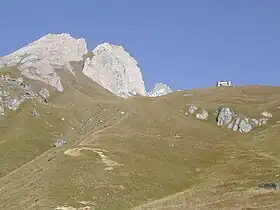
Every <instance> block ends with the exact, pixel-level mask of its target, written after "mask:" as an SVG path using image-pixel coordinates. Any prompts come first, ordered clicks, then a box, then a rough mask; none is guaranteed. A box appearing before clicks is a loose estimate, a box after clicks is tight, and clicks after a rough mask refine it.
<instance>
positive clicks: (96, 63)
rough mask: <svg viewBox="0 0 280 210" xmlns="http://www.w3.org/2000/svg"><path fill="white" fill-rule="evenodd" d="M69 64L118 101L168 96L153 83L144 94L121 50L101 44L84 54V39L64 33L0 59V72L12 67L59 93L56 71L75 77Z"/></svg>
mask: <svg viewBox="0 0 280 210" xmlns="http://www.w3.org/2000/svg"><path fill="white" fill-rule="evenodd" d="M71 61H82V62H84V63H83V69H79V70H80V71H82V72H83V73H84V74H85V75H86V76H87V77H89V78H90V79H92V80H93V81H94V82H96V83H97V84H99V85H100V86H102V87H103V88H105V89H107V90H109V91H110V92H112V93H114V94H115V95H117V96H119V97H122V98H127V97H130V96H134V95H142V96H150V97H157V96H162V95H165V94H167V93H170V92H172V90H171V89H170V88H169V87H168V86H167V85H165V84H162V83H157V84H156V85H155V87H154V89H153V90H152V92H150V93H147V92H146V90H145V85H144V81H143V77H142V74H141V71H140V68H139V67H138V63H137V61H136V60H135V59H134V58H133V57H132V56H130V55H129V53H128V52H126V51H125V50H124V48H123V47H122V46H116V45H113V44H109V43H103V44H100V45H98V46H97V47H96V48H95V49H94V50H93V51H92V52H88V50H87V44H86V41H85V39H83V38H80V39H76V38H73V37H72V36H71V35H70V34H67V33H63V34H48V35H46V36H43V37H42V38H40V39H38V40H37V41H35V42H33V43H30V44H28V45H27V46H25V47H23V48H21V49H19V50H17V51H15V52H13V53H12V54H10V55H7V56H4V57H1V58H0V68H2V67H12V66H16V67H17V68H18V69H19V70H20V72H21V74H22V75H24V76H26V77H27V78H29V79H33V80H39V81H41V82H44V83H46V84H48V85H51V86H53V87H54V88H56V89H57V90H58V91H60V92H63V89H64V88H63V86H62V83H61V78H60V76H59V75H60V74H59V71H60V70H61V69H63V70H66V71H69V72H71V73H72V74H73V76H75V73H74V69H73V66H72V65H71V64H70V62H71Z"/></svg>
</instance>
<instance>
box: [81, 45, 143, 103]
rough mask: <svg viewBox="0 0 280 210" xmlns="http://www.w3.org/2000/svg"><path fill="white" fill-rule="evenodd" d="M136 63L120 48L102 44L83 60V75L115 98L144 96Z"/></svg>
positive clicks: (141, 79) (141, 80)
mask: <svg viewBox="0 0 280 210" xmlns="http://www.w3.org/2000/svg"><path fill="white" fill-rule="evenodd" d="M137 64H138V63H137V61H136V60H135V59H134V58H132V57H131V56H130V55H129V54H128V53H127V52H126V51H125V50H124V48H123V47H121V46H116V45H112V44H109V43H103V44H101V45H98V46H97V47H96V48H95V49H94V50H93V51H92V58H87V59H86V60H85V65H84V69H83V73H84V74H85V75H87V76H88V77H89V78H91V79H92V80H93V81H95V82H96V83H98V84H99V85H101V86H102V87H104V88H105V89H107V90H109V91H111V92H112V93H114V94H116V95H117V96H120V97H123V98H126V97H129V96H133V95H136V94H139V95H145V94H146V91H145V85H144V81H143V78H142V74H141V71H140V69H139V68H138V66H137Z"/></svg>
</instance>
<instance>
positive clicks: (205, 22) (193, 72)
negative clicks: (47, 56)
mask: <svg viewBox="0 0 280 210" xmlns="http://www.w3.org/2000/svg"><path fill="white" fill-rule="evenodd" d="M0 10H1V12H0V20H1V29H0V55H5V54H9V53H11V52H12V51H13V50H15V49H18V48H20V47H22V46H24V45H26V44H27V43H29V42H32V41H34V40H36V39H38V38H40V37H41V36H43V35H45V34H47V33H62V32H67V33H70V34H71V35H73V36H74V37H84V38H85V39H86V40H87V43H88V48H89V49H90V50H92V49H93V48H94V47H95V46H96V45H97V44H99V43H101V42H111V43H114V44H119V45H123V46H124V48H125V49H126V50H127V51H129V53H130V54H131V55H133V56H134V57H135V58H136V59H137V60H138V62H139V66H140V68H141V70H142V73H143V76H144V80H145V83H146V86H147V89H149V90H150V89H151V87H152V86H153V84H154V83H155V82H157V81H161V82H164V83H167V84H169V85H170V86H171V87H172V88H174V89H190V88H197V87H209V86H212V85H215V82H216V80H232V81H233V83H234V84H237V85H245V84H246V85H247V84H248V85H250V84H266V85H280V1H279V0H211V1H210V0H141V1H140V0H139V1H132V0H118V1H116V0H107V1H106V0H98V1H97V0H95V1H94V0H83V1H74V0H73V1H71V0H68V1H66V0H48V1H38V0H25V1H23V0H1V1H0Z"/></svg>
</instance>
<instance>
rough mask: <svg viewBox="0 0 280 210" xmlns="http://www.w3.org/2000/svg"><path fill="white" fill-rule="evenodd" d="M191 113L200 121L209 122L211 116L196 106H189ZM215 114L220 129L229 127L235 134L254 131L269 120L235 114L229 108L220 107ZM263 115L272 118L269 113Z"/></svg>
mask: <svg viewBox="0 0 280 210" xmlns="http://www.w3.org/2000/svg"><path fill="white" fill-rule="evenodd" d="M199 110H200V111H199ZM189 113H190V114H194V113H196V118H197V119H200V120H207V119H208V116H209V113H208V111H207V110H205V109H201V108H198V107H197V106H195V105H190V106H189ZM213 114H214V115H215V116H216V122H217V125H218V126H219V127H221V126H225V125H227V128H228V129H230V130H232V131H234V132H243V133H248V132H250V131H251V130H252V129H253V126H262V125H265V124H266V123H267V121H268V118H260V119H259V120H257V119H255V118H248V117H246V116H244V115H242V114H237V113H235V112H234V111H233V110H231V109H230V108H228V107H219V108H218V109H216V111H215V113H213ZM261 115H265V116H267V117H272V115H271V114H269V112H267V113H266V114H263V113H262V114H261Z"/></svg>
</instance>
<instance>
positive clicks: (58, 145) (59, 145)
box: [54, 139, 66, 147]
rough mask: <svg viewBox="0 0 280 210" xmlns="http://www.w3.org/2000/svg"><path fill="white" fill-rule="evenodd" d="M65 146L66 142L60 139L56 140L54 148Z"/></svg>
mask: <svg viewBox="0 0 280 210" xmlns="http://www.w3.org/2000/svg"><path fill="white" fill-rule="evenodd" d="M64 144H66V141H64V140H62V139H58V140H56V142H55V143H54V147H61V146H63V145H64Z"/></svg>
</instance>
